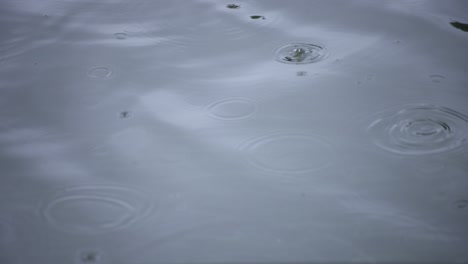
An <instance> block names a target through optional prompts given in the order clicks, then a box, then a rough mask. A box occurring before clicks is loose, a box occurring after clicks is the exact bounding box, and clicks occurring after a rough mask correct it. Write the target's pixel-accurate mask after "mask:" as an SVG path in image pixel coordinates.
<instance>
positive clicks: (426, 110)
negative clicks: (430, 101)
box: [367, 105, 468, 155]
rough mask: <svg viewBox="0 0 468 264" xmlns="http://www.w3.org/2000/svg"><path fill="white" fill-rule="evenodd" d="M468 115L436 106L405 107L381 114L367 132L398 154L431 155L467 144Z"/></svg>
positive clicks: (382, 145) (377, 141)
mask: <svg viewBox="0 0 468 264" xmlns="http://www.w3.org/2000/svg"><path fill="white" fill-rule="evenodd" d="M467 131H468V117H466V116H464V115H462V114H461V113H458V112H456V111H454V110H452V109H449V108H445V107H439V106H435V105H416V106H404V107H402V109H401V110H398V111H397V110H394V109H392V110H387V111H384V112H382V113H380V114H378V117H377V120H375V121H374V122H373V123H372V124H371V125H370V126H369V127H368V128H367V132H368V133H369V134H370V135H371V137H372V138H373V141H374V143H375V144H376V145H378V146H379V147H381V148H383V149H385V150H388V151H392V152H395V153H398V154H415V155H418V154H431V153H437V152H443V151H449V150H452V149H456V148H460V147H463V146H464V145H465V144H466V143H467V141H468V133H466V132H467Z"/></svg>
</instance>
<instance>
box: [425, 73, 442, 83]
mask: <svg viewBox="0 0 468 264" xmlns="http://www.w3.org/2000/svg"><path fill="white" fill-rule="evenodd" d="M429 78H430V79H431V81H432V82H433V83H441V82H442V81H443V80H444V79H445V76H443V75H438V74H432V75H430V76H429Z"/></svg>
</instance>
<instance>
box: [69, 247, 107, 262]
mask: <svg viewBox="0 0 468 264" xmlns="http://www.w3.org/2000/svg"><path fill="white" fill-rule="evenodd" d="M106 259H107V258H106V256H105V254H104V253H103V252H102V251H101V250H98V249H80V250H78V251H77V253H76V256H75V263H76V264H94V263H99V264H104V263H108V262H107V260H106Z"/></svg>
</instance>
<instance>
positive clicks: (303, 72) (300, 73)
mask: <svg viewBox="0 0 468 264" xmlns="http://www.w3.org/2000/svg"><path fill="white" fill-rule="evenodd" d="M306 75H307V72H306V71H298V72H296V76H306Z"/></svg>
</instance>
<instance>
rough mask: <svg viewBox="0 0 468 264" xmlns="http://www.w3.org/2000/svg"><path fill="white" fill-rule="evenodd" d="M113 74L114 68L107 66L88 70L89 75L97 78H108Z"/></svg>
mask: <svg viewBox="0 0 468 264" xmlns="http://www.w3.org/2000/svg"><path fill="white" fill-rule="evenodd" d="M111 75H112V70H111V69H109V68H107V67H95V68H92V69H91V70H89V71H88V76H90V77H92V78H97V79H106V78H109V77H110V76H111Z"/></svg>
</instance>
